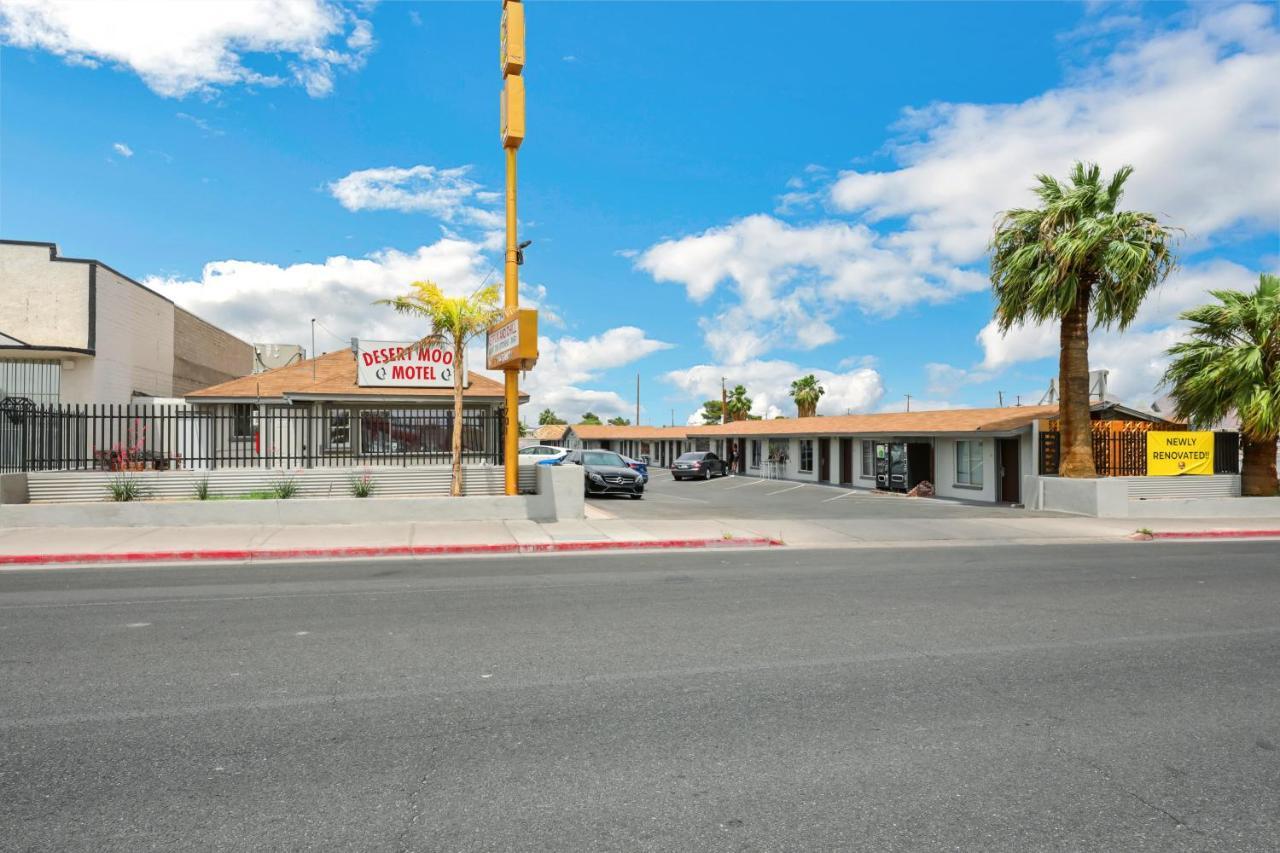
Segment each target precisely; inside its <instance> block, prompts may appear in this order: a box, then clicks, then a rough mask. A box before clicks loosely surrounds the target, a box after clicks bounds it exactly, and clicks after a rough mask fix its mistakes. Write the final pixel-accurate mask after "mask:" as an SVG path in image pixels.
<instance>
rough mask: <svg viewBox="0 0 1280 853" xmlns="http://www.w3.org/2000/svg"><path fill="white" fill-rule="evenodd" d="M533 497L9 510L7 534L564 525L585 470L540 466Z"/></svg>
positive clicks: (1, 516)
mask: <svg viewBox="0 0 1280 853" xmlns="http://www.w3.org/2000/svg"><path fill="white" fill-rule="evenodd" d="M529 476H530V477H534V478H536V479H537V485H538V493H537V494H532V495H516V496H513V497H509V496H506V495H472V496H470V497H462V498H451V497H425V498H424V497H370V498H351V497H343V498H332V499H329V500H299V499H296V498H294V499H289V500H230V501H198V500H173V501H128V502H124V503H115V502H106V503H104V502H102V501H88V502H83V503H46V504H6V505H4V506H0V526H3V527H64V526H65V527H183V526H186V527H195V526H211V525H224V524H268V525H271V524H281V525H313V524H314V525H335V524H374V523H380V522H413V521H517V520H531V521H564V520H570V519H581V518H582V517H583V495H582V469H581V468H578V467H577V466H573V467H570V468H563V467H559V466H554V465H538V466H536V467H534V468H533V469H532V470H531V473H530V474H529Z"/></svg>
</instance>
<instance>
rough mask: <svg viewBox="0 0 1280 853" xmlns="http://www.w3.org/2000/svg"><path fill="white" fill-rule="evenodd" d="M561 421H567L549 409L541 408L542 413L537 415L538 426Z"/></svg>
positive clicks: (555, 423)
mask: <svg viewBox="0 0 1280 853" xmlns="http://www.w3.org/2000/svg"><path fill="white" fill-rule="evenodd" d="M563 423H567V421H565V420H564V419H563V418H561V417H560V416H558V415H557V414H556V413H555V412H553V411H551V410H550V409H543V410H542V414H540V415H538V426H547V425H549V424H550V425H553V426H554V425H558V424H563Z"/></svg>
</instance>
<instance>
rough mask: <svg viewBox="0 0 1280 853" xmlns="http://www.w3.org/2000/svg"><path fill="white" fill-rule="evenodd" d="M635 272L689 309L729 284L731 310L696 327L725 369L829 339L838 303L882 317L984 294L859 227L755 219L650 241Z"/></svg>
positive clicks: (975, 283) (968, 276) (971, 278)
mask: <svg viewBox="0 0 1280 853" xmlns="http://www.w3.org/2000/svg"><path fill="white" fill-rule="evenodd" d="M636 265H637V267H639V268H640V269H642V270H645V271H646V272H648V273H650V274H651V275H652V276H653V277H654V278H655V279H656V280H657V281H670V282H676V283H679V284H683V285H684V286H685V290H686V292H687V293H688V296H689V298H690V299H692V300H694V301H695V302H704V301H706V300H707V298H708V297H710V296H711V295H712V294H713V293H715V291H716V289H717V288H718V287H719V285H720V284H721V283H723V282H726V281H729V282H732V283H733V287H734V290H735V292H736V295H737V296H738V298H739V302H738V303H737V304H736V305H734V306H733V307H731V308H729V309H727V310H724V311H722V312H721V313H719V314H718V315H716V316H715V317H713V318H707V319H704V321H703V324H702V325H703V330H704V333H705V337H706V342H707V346H708V347H709V348H710V349H711V351H712V353H713V354H714V355H715V357H717V358H719V359H722V360H724V361H728V362H730V363H738V362H742V361H746V360H748V359H751V358H758V357H760V356H762V355H764V354H765V353H766V352H768V351H769V350H771V349H773V348H775V347H779V346H785V347H789V348H794V349H813V348H815V347H818V346H822V345H823V344H827V343H830V342H832V341H834V340H836V339H837V337H838V335H837V334H836V332H835V329H834V328H833V327H832V326H831V324H830V323H829V322H828V320H827V319H826V318H828V317H830V316H832V315H833V313H834V312H833V311H832V310H831V306H832V305H836V304H838V303H842V302H854V303H856V304H857V305H859V306H860V307H861V308H862V310H864V311H866V312H868V313H871V314H879V315H892V314H894V313H896V312H897V311H898V310H900V309H901V308H903V307H905V306H907V305H911V304H914V303H916V302H920V301H929V302H940V301H944V300H946V299H949V298H951V297H953V296H955V295H956V294H959V293H966V292H971V291H975V290H982V289H985V288H986V287H987V286H988V285H987V281H986V279H985V278H984V277H982V276H981V275H978V274H976V273H972V272H968V271H964V270H958V269H954V268H952V267H950V266H948V265H945V264H933V263H930V262H928V260H927V259H926V258H923V257H921V256H920V255H919V253H916V254H914V255H913V254H910V253H907V252H904V251H901V250H899V249H896V248H894V247H893V246H891V245H890V244H888V243H887V242H886V241H884V240H882V239H881V238H879V236H878V235H877V234H876V233H875V232H874V231H872V230H871V229H869V228H867V227H866V226H864V225H851V224H848V223H844V222H824V223H820V224H817V225H811V226H805V227H798V226H793V225H789V224H787V223H785V222H783V221H781V220H779V219H776V218H774V217H772V216H767V215H763V214H757V215H754V216H748V217H745V218H743V219H740V220H737V221H735V222H733V223H731V224H729V225H727V226H722V227H717V228H710V229H708V230H706V231H704V232H702V233H701V234H695V235H691V236H688V237H682V238H679V239H673V240H666V241H663V242H661V243H658V244H656V245H654V246H652V247H650V248H649V249H648V250H646V251H645V252H644V253H643V254H642V255H640V257H639V259H638V260H637V261H636Z"/></svg>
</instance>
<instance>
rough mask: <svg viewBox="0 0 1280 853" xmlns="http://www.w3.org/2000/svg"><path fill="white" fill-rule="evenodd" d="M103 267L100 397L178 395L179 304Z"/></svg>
mask: <svg viewBox="0 0 1280 853" xmlns="http://www.w3.org/2000/svg"><path fill="white" fill-rule="evenodd" d="M97 269H98V273H97V281H98V296H97V320H98V322H97V345H96V350H97V355H96V356H95V358H94V360H93V373H94V383H93V384H94V390H95V394H96V396H95V398H94V399H95V400H128V399H129V398H130V396H131V395H132V394H134V393H142V394H150V395H152V396H156V397H169V396H172V394H173V304H172V303H171V302H168V301H167V300H165V299H163V298H162V297H160V296H159V295H158V294H155V293H152V292H151V291H149V290H146V289H144V288H141V287H139V286H138V285H136V284H133V283H132V282H130V281H127V280H126V279H124V278H121V277H120V276H118V275H116V274H115V273H114V272H112V271H111V270H109V269H107V268H105V267H102V266H99V267H98V268H97ZM86 402H87V401H86Z"/></svg>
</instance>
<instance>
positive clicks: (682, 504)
mask: <svg viewBox="0 0 1280 853" xmlns="http://www.w3.org/2000/svg"><path fill="white" fill-rule="evenodd" d="M649 474H650V478H649V484H648V485H647V486H646V487H645V495H644V500H642V501H633V500H629V499H627V498H619V497H616V496H613V495H609V496H604V497H591V498H588V499H587V500H588V503H589V504H591V505H592V506H596V507H599V508H600V509H602V510H605V511H606V512H608V513H610V514H612V515H616V516H617V517H619V518H654V519H659V518H661V519H670V518H739V519H754V520H760V519H800V520H808V519H821V518H883V519H893V518H1001V517H1008V516H1010V515H1019V516H1023V517H1026V516H1028V515H1035V516H1039V515H1052V514H1053V513H1042V512H1028V511H1026V510H1023V509H1020V508H1019V509H1014V508H1012V507H1008V506H997V505H994V504H990V503H978V502H973V503H968V502H964V501H956V500H946V499H929V498H908V497H906V496H905V495H895V494H883V493H880V492H876V491H872V490H868V489H849V488H843V487H841V486H830V485H825V484H819V483H797V482H795V481H794V480H764V479H761V478H759V477H717V478H715V479H713V480H706V481H703V480H684V481H682V482H676V481H674V480H673V479H672V478H671V474H670V472H668V471H665V470H663V469H661V468H650V469H649Z"/></svg>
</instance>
